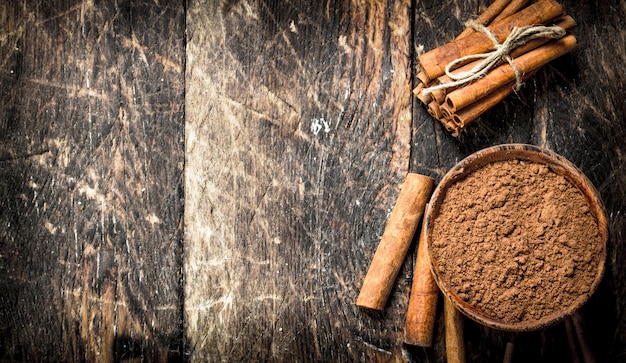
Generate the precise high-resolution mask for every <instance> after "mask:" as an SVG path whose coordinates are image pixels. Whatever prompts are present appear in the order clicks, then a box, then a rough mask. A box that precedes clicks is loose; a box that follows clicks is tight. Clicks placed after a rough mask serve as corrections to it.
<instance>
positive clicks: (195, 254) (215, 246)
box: [185, 1, 411, 361]
mask: <svg viewBox="0 0 626 363" xmlns="http://www.w3.org/2000/svg"><path fill="white" fill-rule="evenodd" d="M187 26H188V48H187V49H188V53H187V76H186V80H187V81H186V82H187V96H186V100H187V101H186V110H187V124H186V125H187V128H186V150H187V155H186V156H187V160H186V168H185V170H186V172H185V175H186V178H185V180H186V184H185V190H186V207H185V241H186V242H185V275H186V285H185V321H186V332H187V336H188V338H189V339H190V342H189V345H190V347H191V349H192V353H191V354H192V359H193V360H196V361H205V360H209V361H220V360H222V361H322V360H325V361H359V360H365V359H366V360H370V359H378V360H387V359H392V358H395V359H400V358H401V354H402V352H401V349H400V345H399V343H400V342H401V338H402V326H401V325H396V324H395V323H394V322H393V321H392V320H387V319H377V320H372V319H371V318H370V317H368V316H366V315H365V314H363V313H362V312H360V311H359V310H358V309H357V307H356V306H355V300H356V297H357V295H358V291H359V286H360V284H361V281H362V279H363V277H364V276H365V273H366V271H367V266H368V263H367V262H366V261H369V259H371V256H372V254H373V252H374V250H375V248H376V245H377V244H378V241H379V240H380V236H381V234H382V232H383V229H384V225H385V223H384V222H381V221H385V220H386V217H387V215H388V213H389V212H390V211H391V208H392V205H393V201H394V200H395V197H396V196H397V193H398V187H399V185H400V183H401V181H402V180H403V177H404V175H405V174H406V173H407V171H408V163H409V156H410V154H409V151H410V124H411V117H410V58H409V53H410V47H409V41H410V37H409V32H410V22H409V3H408V2H400V1H388V2H348V1H345V2H339V3H330V2H312V3H311V4H310V3H309V2H308V1H306V2H305V1H302V2H295V3H294V2H292V3H280V4H279V3H274V2H269V1H254V2H244V1H240V2H216V1H193V2H191V3H190V6H189V8H188V16H187ZM408 272H409V270H408V269H404V270H403V271H401V272H400V277H399V282H398V289H399V290H400V291H404V292H407V289H408V287H409V283H408V277H409V276H408ZM407 300H408V294H405V296H402V295H401V294H397V295H396V296H395V298H392V299H391V301H390V302H389V303H388V309H387V311H388V313H389V314H395V315H398V316H399V315H400V314H401V312H403V311H406V303H407Z"/></svg>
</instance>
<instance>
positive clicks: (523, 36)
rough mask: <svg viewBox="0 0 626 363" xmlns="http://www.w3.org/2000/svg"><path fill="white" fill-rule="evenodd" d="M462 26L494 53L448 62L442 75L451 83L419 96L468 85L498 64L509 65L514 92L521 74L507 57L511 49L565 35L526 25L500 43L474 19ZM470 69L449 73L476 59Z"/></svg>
mask: <svg viewBox="0 0 626 363" xmlns="http://www.w3.org/2000/svg"><path fill="white" fill-rule="evenodd" d="M465 25H466V26H467V27H469V28H472V29H473V30H475V31H478V32H481V33H483V34H485V35H486V36H487V37H488V38H489V39H490V40H491V41H492V42H493V45H494V50H493V51H491V52H487V53H479V54H470V55H467V56H464V57H461V58H457V59H455V60H453V61H452V62H450V63H448V64H447V65H446V68H445V72H446V75H447V76H448V77H450V79H452V80H453V81H452V82H448V83H444V84H441V85H437V86H433V87H428V88H424V89H423V90H422V94H424V95H428V94H430V93H432V92H434V91H436V90H440V89H446V88H451V87H458V86H461V85H463V84H465V83H469V82H472V81H474V80H476V79H478V78H481V77H483V76H485V75H486V74H487V73H489V71H491V70H492V69H493V68H495V67H496V66H498V65H499V64H500V63H501V62H502V61H506V62H507V63H509V65H510V66H511V68H513V72H515V79H516V83H515V89H516V90H517V89H519V87H521V85H522V74H521V72H519V70H518V69H517V67H516V66H515V62H514V61H513V59H512V58H511V56H510V53H511V51H513V49H515V48H517V47H519V46H521V45H523V44H526V43H528V42H529V41H531V40H533V39H537V38H549V39H560V38H562V37H563V36H565V33H566V32H565V29H563V28H561V27H560V26H556V25H554V26H543V25H530V26H524V27H514V28H513V30H511V33H510V34H509V35H508V36H507V37H506V39H505V40H504V42H502V43H500V42H499V41H498V38H496V36H495V35H494V34H493V33H492V32H491V30H489V28H487V27H486V26H484V25H482V24H479V23H478V22H476V21H474V20H469V21H468V22H467V23H465ZM479 59H482V61H480V62H478V63H477V64H476V65H475V66H474V67H472V68H471V69H470V70H468V71H465V72H457V73H453V72H452V70H453V69H455V68H457V66H458V65H463V64H466V63H468V62H470V61H474V60H479Z"/></svg>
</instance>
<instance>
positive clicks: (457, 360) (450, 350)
mask: <svg viewBox="0 0 626 363" xmlns="http://www.w3.org/2000/svg"><path fill="white" fill-rule="evenodd" d="M443 310H444V318H445V326H446V356H447V358H448V363H464V362H465V342H464V338H463V315H461V313H460V312H459V311H458V310H457V309H456V307H455V306H454V304H453V303H452V301H451V300H450V298H449V297H447V296H445V297H444V300H443Z"/></svg>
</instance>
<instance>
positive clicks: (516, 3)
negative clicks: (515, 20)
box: [492, 0, 532, 25]
mask: <svg viewBox="0 0 626 363" xmlns="http://www.w3.org/2000/svg"><path fill="white" fill-rule="evenodd" d="M528 2H529V0H512V1H511V2H510V3H509V4H508V5H507V7H506V8H504V9H503V10H502V11H501V12H500V13H499V14H498V15H497V16H496V17H495V18H494V19H493V21H492V22H493V23H494V24H497V23H499V22H500V21H504V19H506V18H508V17H509V16H511V15H513V14H515V13H517V12H518V11H519V10H521V9H522V8H524V6H526V4H528ZM529 25H532V24H529Z"/></svg>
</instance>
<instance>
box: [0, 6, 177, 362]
mask: <svg viewBox="0 0 626 363" xmlns="http://www.w3.org/2000/svg"><path fill="white" fill-rule="evenodd" d="M0 49H1V50H0V54H2V56H1V67H0V90H1V92H0V95H1V96H0V97H1V101H0V102H1V105H0V204H1V205H2V208H1V209H0V225H1V227H0V269H1V270H0V271H1V273H0V275H1V276H2V277H1V278H0V311H1V313H0V337H1V338H0V357H1V358H0V359H2V360H16V361H85V360H86V361H114V360H116V361H119V360H133V359H135V358H137V359H142V360H146V359H147V360H156V361H165V360H167V359H169V358H173V357H176V356H180V357H182V349H181V348H182V347H183V344H182V343H183V339H184V337H183V330H182V300H181V297H182V290H181V275H180V266H181V263H182V262H181V257H182V216H183V201H182V188H183V184H182V168H183V162H184V150H183V135H184V133H183V130H184V126H183V125H184V119H183V115H184V114H183V111H184V109H183V98H184V92H183V91H184V74H183V65H184V59H185V58H184V7H183V5H182V2H179V3H178V4H176V5H158V4H148V3H145V2H142V1H121V2H120V1H104V2H91V1H84V2H80V1H69V2H68V1H46V2H43V1H42V2H40V1H20V2H3V5H0Z"/></svg>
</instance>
